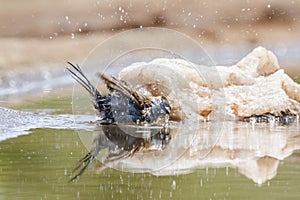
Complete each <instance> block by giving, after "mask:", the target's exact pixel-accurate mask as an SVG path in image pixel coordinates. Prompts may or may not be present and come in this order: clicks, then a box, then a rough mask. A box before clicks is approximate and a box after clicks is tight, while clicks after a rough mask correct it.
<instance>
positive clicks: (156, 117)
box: [149, 96, 171, 123]
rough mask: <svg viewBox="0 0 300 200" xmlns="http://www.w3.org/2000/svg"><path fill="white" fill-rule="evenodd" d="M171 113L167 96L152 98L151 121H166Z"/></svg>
mask: <svg viewBox="0 0 300 200" xmlns="http://www.w3.org/2000/svg"><path fill="white" fill-rule="evenodd" d="M170 113H171V106H170V104H169V101H168V99H167V98H165V97H163V96H159V97H153V99H151V108H150V120H149V121H150V122H154V123H166V122H167V121H168V119H169V116H170Z"/></svg>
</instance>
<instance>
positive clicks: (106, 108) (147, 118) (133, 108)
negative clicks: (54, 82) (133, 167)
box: [67, 62, 171, 181]
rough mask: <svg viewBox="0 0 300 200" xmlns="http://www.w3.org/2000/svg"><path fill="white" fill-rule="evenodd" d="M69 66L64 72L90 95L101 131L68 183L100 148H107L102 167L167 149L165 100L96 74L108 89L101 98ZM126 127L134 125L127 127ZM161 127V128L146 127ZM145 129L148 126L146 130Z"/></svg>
mask: <svg viewBox="0 0 300 200" xmlns="http://www.w3.org/2000/svg"><path fill="white" fill-rule="evenodd" d="M68 64H69V65H70V66H69V67H67V70H68V71H69V72H70V73H71V75H72V77H73V78H74V79H75V80H76V81H77V82H78V83H79V84H80V85H81V86H82V87H83V88H84V89H85V90H86V91H87V92H88V93H89V94H90V96H91V98H92V104H93V106H94V108H95V110H96V112H97V115H98V116H99V118H100V120H99V122H98V123H97V124H98V125H99V127H101V129H102V131H101V132H99V134H97V137H95V138H94V142H93V145H92V149H91V150H90V152H88V154H87V155H86V156H85V157H84V158H82V159H81V160H80V161H79V162H78V164H77V166H76V167H75V169H74V170H73V172H76V171H79V172H78V173H77V174H76V175H75V176H73V177H72V178H71V181H73V180H74V179H76V178H77V177H79V176H80V175H82V174H83V173H84V171H85V169H86V168H87V167H88V166H89V164H90V163H92V162H93V161H94V160H95V158H96V156H97V155H98V154H99V152H100V151H101V150H102V149H106V148H108V153H107V155H106V158H105V159H104V161H103V162H102V167H103V166H104V164H106V163H109V162H112V161H115V160H119V159H123V158H127V157H129V156H132V155H133V154H134V153H135V152H137V151H139V150H140V149H141V148H145V149H147V148H148V149H154V150H162V149H164V148H165V147H166V145H167V144H168V143H169V141H170V139H171V136H170V133H169V128H168V127H167V123H168V119H169V116H170V112H171V106H170V104H169V101H168V100H167V98H166V97H164V96H146V95H143V94H139V93H138V92H137V91H136V90H134V89H132V88H131V87H130V86H129V85H128V84H127V83H126V82H124V81H121V80H119V79H118V78H116V77H114V76H112V77H107V76H105V75H104V74H100V73H99V74H98V76H99V78H100V79H101V80H102V81H103V83H104V84H105V85H106V87H107V89H108V93H107V94H105V95H104V94H102V93H101V92H99V91H98V90H97V88H96V87H95V86H94V85H93V84H92V83H91V82H90V81H89V79H88V78H87V77H86V76H85V74H84V73H83V71H82V69H81V68H80V67H79V66H78V65H74V64H72V63H70V62H68ZM127 125H135V126H129V127H131V128H128V126H127ZM160 125H161V126H162V127H161V128H149V127H151V126H156V127H158V126H160ZM126 126H127V128H126ZM145 127H148V128H146V131H145V130H144V129H145ZM141 132H142V133H145V132H147V134H141Z"/></svg>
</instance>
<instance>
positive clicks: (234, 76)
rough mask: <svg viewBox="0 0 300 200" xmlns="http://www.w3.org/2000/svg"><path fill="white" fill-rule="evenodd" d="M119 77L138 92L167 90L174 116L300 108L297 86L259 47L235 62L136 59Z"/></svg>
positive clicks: (295, 111) (239, 115)
mask: <svg viewBox="0 0 300 200" xmlns="http://www.w3.org/2000/svg"><path fill="white" fill-rule="evenodd" d="M119 77H120V79H122V80H124V81H126V82H128V83H130V84H131V85H133V86H137V89H139V90H140V91H143V92H145V91H146V92H147V93H150V94H152V95H157V94H158V93H159V94H163V95H165V96H166V97H167V98H168V99H169V100H170V102H171V104H172V105H173V108H172V115H171V119H173V120H184V119H186V118H189V119H196V120H204V121H205V120H207V119H210V120H213V119H215V118H216V117H218V118H225V119H240V118H247V117H251V116H254V115H264V114H267V113H271V114H274V115H275V116H278V115H280V113H281V112H282V111H284V112H285V111H288V112H289V113H291V115H296V114H299V111H300V93H299V92H298V91H300V85H298V84H297V83H295V82H294V81H293V80H292V79H291V78H289V77H288V75H286V74H285V72H284V71H283V69H280V67H279V64H278V61H277V58H276V56H275V55H274V54H273V53H272V52H271V51H268V50H266V49H265V48H263V47H257V48H256V49H254V50H253V51H252V52H251V53H249V54H248V55H247V56H246V57H245V58H243V59H242V60H241V61H240V62H238V63H237V64H236V65H233V66H228V67H225V66H213V67H206V66H201V65H196V64H194V63H190V62H188V61H185V60H181V59H156V60H153V61H151V62H149V63H135V64H133V65H131V66H129V67H127V68H125V69H123V70H122V71H121V72H120V74H119ZM153 85H155V87H151V86H153ZM146 86H147V87H146Z"/></svg>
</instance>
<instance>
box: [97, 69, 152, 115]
mask: <svg viewBox="0 0 300 200" xmlns="http://www.w3.org/2000/svg"><path fill="white" fill-rule="evenodd" d="M98 76H99V77H100V78H101V79H102V80H103V81H104V82H105V84H106V85H107V88H108V89H109V90H110V91H111V92H113V91H117V92H119V93H121V94H123V95H125V96H127V97H128V98H129V99H131V100H132V101H133V103H134V104H135V105H136V106H137V108H139V109H144V108H147V107H150V106H151V100H150V99H149V98H147V97H146V96H142V95H140V94H138V93H137V91H135V90H133V89H131V88H130V87H129V86H128V85H127V84H126V83H125V82H123V81H120V80H119V79H117V78H116V77H114V76H112V78H109V77H107V76H105V75H104V74H100V73H99V74H98Z"/></svg>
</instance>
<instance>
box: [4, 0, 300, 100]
mask: <svg viewBox="0 0 300 200" xmlns="http://www.w3.org/2000/svg"><path fill="white" fill-rule="evenodd" d="M0 3H1V7H0V44H1V45H0V88H2V94H0V97H2V98H4V97H7V96H9V95H11V93H13V92H12V91H13V89H14V88H17V87H19V85H21V84H24V83H27V82H30V81H32V80H35V79H38V78H42V79H49V78H51V77H54V76H56V74H59V72H61V71H62V69H64V67H65V65H66V62H67V61H72V62H75V63H76V62H77V63H81V62H83V59H84V58H85V57H86V56H87V55H88V53H89V52H90V51H91V50H92V49H93V48H95V47H96V45H97V44H99V43H101V42H103V41H104V40H105V39H107V38H109V37H110V36H112V35H114V34H116V33H118V32H120V31H123V30H127V29H132V28H144V27H164V28H169V29H173V30H177V31H180V32H182V33H184V34H186V35H188V36H190V37H192V38H193V39H195V40H196V41H197V42H198V43H199V44H200V45H202V47H203V48H204V49H206V50H207V52H208V53H209V55H210V56H211V57H212V58H213V60H214V61H215V62H216V63H217V64H219V65H230V64H234V63H236V62H237V61H239V60H240V59H241V58H242V57H244V56H245V55H246V54H247V53H248V52H249V51H251V50H252V49H253V48H255V47H256V46H264V47H266V48H268V49H270V50H272V51H274V52H275V54H276V55H277V56H278V58H279V63H280V65H281V66H282V68H284V69H285V70H286V72H287V73H288V74H289V75H290V76H292V77H293V78H296V79H297V75H298V74H299V70H298V64H299V62H300V58H299V55H300V50H299V44H300V41H299V35H300V1H299V0H286V1H279V0H278V1H275V0H268V1H260V0H252V1H248V0H247V1H240V0H226V1H225V0H220V1H206V0H198V1H196V0H184V1H183V0H172V1H171V0H165V1H156V0H144V1H138V0H114V1H112V0H101V1H100V0H99V1H96V0H75V1H70V0H53V1H46V0H27V1H19V0H10V1H7V0H0ZM199 64H201V63H199ZM50 69H51V70H50ZM54 69H57V70H58V71H59V72H57V70H56V71H55V70H54ZM26 77H27V78H26ZM4 89H6V92H4ZM8 90H9V91H8ZM0 93H1V92H0ZM15 93H16V92H15Z"/></svg>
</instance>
